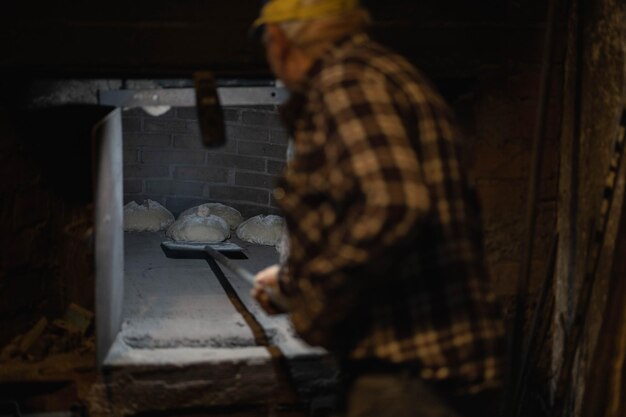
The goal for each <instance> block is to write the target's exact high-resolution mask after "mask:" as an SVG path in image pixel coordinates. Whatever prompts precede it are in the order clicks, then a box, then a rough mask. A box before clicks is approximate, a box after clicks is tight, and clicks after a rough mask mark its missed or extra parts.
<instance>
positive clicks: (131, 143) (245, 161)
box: [123, 107, 288, 217]
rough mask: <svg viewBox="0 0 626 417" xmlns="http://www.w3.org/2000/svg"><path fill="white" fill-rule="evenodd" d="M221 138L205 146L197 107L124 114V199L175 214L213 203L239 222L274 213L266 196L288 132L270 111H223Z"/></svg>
mask: <svg viewBox="0 0 626 417" xmlns="http://www.w3.org/2000/svg"><path fill="white" fill-rule="evenodd" d="M224 116H225V123H226V134H227V141H226V145H225V146H223V147H221V148H217V149H208V148H205V147H204V146H203V145H202V143H201V139H200V135H199V131H198V119H197V116H196V109H195V108H193V107H185V108H183V107H180V108H173V109H170V110H169V111H168V112H167V113H165V114H164V115H161V116H158V117H154V116H150V115H148V114H147V113H146V112H144V111H143V110H141V109H136V110H131V111H126V112H124V116H123V129H124V198H125V201H126V202H128V201H132V200H136V201H138V202H141V201H142V200H143V199H146V198H149V199H151V200H155V201H158V202H159V203H161V204H163V205H164V206H165V207H167V208H168V209H169V210H170V211H172V212H173V213H174V214H178V213H180V212H181V211H183V210H185V209H187V208H190V207H193V206H195V205H198V204H202V203H205V202H220V203H224V204H227V205H230V206H233V207H235V208H237V209H238V210H240V211H241V212H242V214H243V215H244V217H249V216H252V215H256V214H269V213H277V212H278V210H277V208H276V206H275V204H274V203H273V201H272V198H271V190H272V189H273V188H274V182H275V178H276V175H277V174H279V173H280V172H281V171H282V169H283V167H284V165H285V157H286V154H287V141H288V139H287V134H286V132H285V130H284V129H283V127H282V126H281V123H280V120H279V117H278V113H277V112H276V110H275V109H274V108H269V107H256V108H255V107H245V108H243V107H241V108H235V107H231V108H226V109H225V110H224Z"/></svg>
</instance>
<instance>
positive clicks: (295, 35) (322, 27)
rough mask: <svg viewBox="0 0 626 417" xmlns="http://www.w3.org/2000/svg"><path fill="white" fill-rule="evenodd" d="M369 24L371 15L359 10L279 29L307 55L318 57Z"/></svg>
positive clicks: (288, 24)
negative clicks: (329, 47)
mask: <svg viewBox="0 0 626 417" xmlns="http://www.w3.org/2000/svg"><path fill="white" fill-rule="evenodd" d="M317 1H319V0H302V3H307V4H311V3H315V2H317ZM369 22H370V16H369V13H368V12H367V11H366V10H364V9H362V8H358V9H357V10H355V11H353V12H349V13H346V14H344V15H341V16H328V17H320V18H317V19H312V20H294V21H289V22H282V23H279V24H278V27H280V29H281V30H282V31H283V33H284V34H285V36H286V37H287V39H288V40H289V41H290V42H291V43H292V44H294V45H295V46H296V47H298V48H299V49H301V50H302V51H303V52H304V53H306V54H307V55H309V56H312V57H316V56H318V55H319V54H320V53H321V52H323V51H324V50H325V49H326V47H327V46H328V45H329V44H331V43H332V42H334V41H336V40H337V39H339V38H341V37H343V36H346V35H348V34H351V33H356V32H359V31H361V30H363V29H365V28H366V27H367V25H368V24H369Z"/></svg>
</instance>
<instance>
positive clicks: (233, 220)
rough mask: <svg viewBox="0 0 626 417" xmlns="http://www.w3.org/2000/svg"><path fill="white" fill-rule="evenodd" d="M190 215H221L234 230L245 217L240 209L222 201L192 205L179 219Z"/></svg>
mask: <svg viewBox="0 0 626 417" xmlns="http://www.w3.org/2000/svg"><path fill="white" fill-rule="evenodd" d="M189 215H198V216H202V217H206V216H209V215H213V216H217V217H221V218H222V219H224V220H225V221H226V223H228V226H229V227H230V228H231V229H232V230H235V229H236V228H237V226H239V224H240V223H241V222H242V221H243V217H242V216H241V213H239V211H237V210H236V209H234V208H232V207H229V206H225V205H224V204H220V203H206V204H201V205H199V206H197V207H192V208H190V209H187V210H185V211H183V212H182V213H181V214H180V216H178V219H179V220H180V219H182V218H183V217H187V216H189Z"/></svg>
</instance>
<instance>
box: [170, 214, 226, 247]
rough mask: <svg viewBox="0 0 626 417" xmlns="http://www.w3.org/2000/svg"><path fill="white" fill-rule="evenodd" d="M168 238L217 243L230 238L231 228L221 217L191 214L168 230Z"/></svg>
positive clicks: (177, 221)
mask: <svg viewBox="0 0 626 417" xmlns="http://www.w3.org/2000/svg"><path fill="white" fill-rule="evenodd" d="M167 236H168V237H169V238H171V239H173V240H176V241H184V242H202V243H217V242H223V241H224V240H226V239H228V238H229V237H230V228H229V227H228V224H227V223H226V221H225V220H224V219H222V218H220V217H217V216H212V215H207V216H199V215H197V214H190V215H188V216H185V217H181V218H180V219H178V220H176V222H175V223H174V224H172V225H171V226H170V228H169V229H167Z"/></svg>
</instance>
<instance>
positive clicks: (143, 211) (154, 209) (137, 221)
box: [124, 200, 174, 232]
mask: <svg viewBox="0 0 626 417" xmlns="http://www.w3.org/2000/svg"><path fill="white" fill-rule="evenodd" d="M172 223H174V215H173V214H172V213H170V212H169V210H168V209H166V208H165V207H163V206H162V205H160V204H159V203H157V202H156V201H153V200H145V201H144V202H143V203H141V204H137V202H135V201H131V202H130V203H128V204H126V205H125V206H124V231H126V232H158V231H160V230H164V229H166V228H167V227H168V226H169V225H170V224H172Z"/></svg>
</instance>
